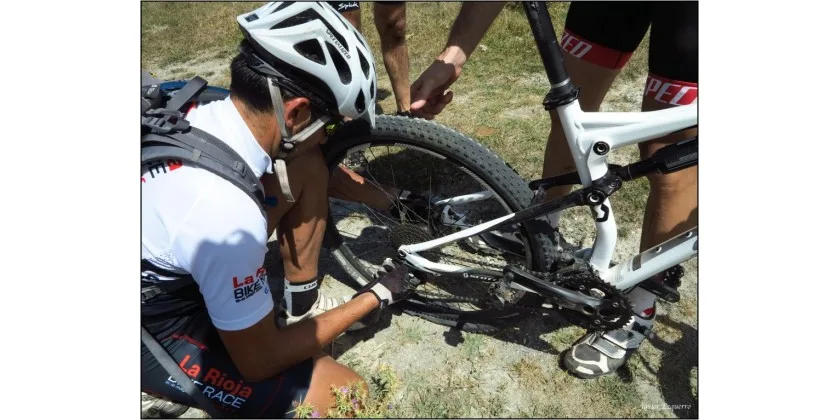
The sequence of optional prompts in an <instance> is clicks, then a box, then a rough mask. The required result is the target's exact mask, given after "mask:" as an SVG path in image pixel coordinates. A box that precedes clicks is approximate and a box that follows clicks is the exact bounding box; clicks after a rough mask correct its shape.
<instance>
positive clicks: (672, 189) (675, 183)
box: [647, 168, 697, 194]
mask: <svg viewBox="0 0 840 420" xmlns="http://www.w3.org/2000/svg"><path fill="white" fill-rule="evenodd" d="M647 179H648V181H649V182H650V190H651V192H654V191H656V192H657V193H660V194H663V193H664V194H676V193H688V192H694V193H696V192H697V168H687V169H683V170H681V171H677V172H672V173H670V174H660V173H653V174H650V175H648V176H647Z"/></svg>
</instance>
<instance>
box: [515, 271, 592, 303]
mask: <svg viewBox="0 0 840 420" xmlns="http://www.w3.org/2000/svg"><path fill="white" fill-rule="evenodd" d="M505 276H507V277H508V280H510V282H511V283H520V284H522V285H523V286H525V287H528V288H530V289H533V290H534V291H536V292H537V293H538V294H540V295H543V296H548V297H553V298H556V299H560V300H563V301H566V302H571V303H573V304H574V305H573V306H574V307H572V308H570V309H574V310H578V311H582V312H584V311H589V310H591V309H592V308H598V307H600V306H601V304H602V302H603V299H598V298H595V297H591V296H584V295H582V294H579V293H576V292H573V291H571V290H568V289H564V288H562V287H557V286H555V285H553V284H551V283H549V282H547V281H545V280H543V279H540V278H537V277H535V276H533V275H531V273H528V272H527V271H524V270H522V269H520V268H518V267H514V266H507V267H505ZM584 308H586V309H584Z"/></svg>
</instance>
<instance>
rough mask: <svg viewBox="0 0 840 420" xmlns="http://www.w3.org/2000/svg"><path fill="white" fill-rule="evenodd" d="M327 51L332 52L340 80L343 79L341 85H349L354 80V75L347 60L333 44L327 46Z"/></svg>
mask: <svg viewBox="0 0 840 420" xmlns="http://www.w3.org/2000/svg"><path fill="white" fill-rule="evenodd" d="M327 51H329V52H330V58H332V61H333V65H335V70H336V71H337V72H338V78H339V79H341V83H344V84H345V85H349V84H350V80H351V79H352V78H353V74H352V73H350V66H348V65H347V61H346V59H345V58H344V57H343V56H342V55H341V54H340V53H339V52H338V50H337V49H335V47H334V46H333V45H332V44H329V43H328V44H327Z"/></svg>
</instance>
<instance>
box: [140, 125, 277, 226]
mask: <svg viewBox="0 0 840 420" xmlns="http://www.w3.org/2000/svg"><path fill="white" fill-rule="evenodd" d="M150 118H155V117H144V118H143V119H144V120H147V119H150ZM181 122H186V120H183V119H180V120H179V121H178V122H175V123H174V124H172V123H171V121H170V122H168V123H167V124H169V125H171V127H172V130H171V131H172V132H169V133H147V134H145V135H143V136H142V137H141V147H142V149H141V162H142V163H143V164H147V163H152V162H155V161H161V162H163V161H165V160H167V159H179V160H182V161H189V162H193V164H195V165H196V166H198V167H201V168H203V169H206V170H208V171H210V172H212V173H214V174H216V175H217V176H220V177H222V178H224V179H226V180H227V181H229V182H231V183H232V184H234V185H236V186H237V187H239V188H240V189H241V190H242V191H244V192H245V194H247V195H248V196H249V197H251V199H252V200H253V201H254V203H255V204H256V205H257V207H258V208H259V209H260V214H262V216H263V218H267V215H266V213H265V208H264V206H263V204H264V202H265V193H264V191H263V187H262V183H261V182H260V180H259V178H257V177H256V176H255V175H254V173H253V172H252V171H251V168H250V167H249V166H248V165H247V164H246V163H245V161H244V159H242V157H241V156H240V155H239V154H238V153H236V152H235V151H234V150H233V149H232V148H230V146H228V145H227V144H225V143H224V142H222V141H220V140H219V139H217V138H216V137H214V136H212V135H211V134H209V133H207V132H205V131H202V130H199V129H198V128H195V127H190V128H189V129H187V130H183V131H181V130H180V128H181V127H178V125H179V124H181ZM187 124H189V123H188V122H187Z"/></svg>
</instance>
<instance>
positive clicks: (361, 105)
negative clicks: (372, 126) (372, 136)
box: [356, 90, 365, 114]
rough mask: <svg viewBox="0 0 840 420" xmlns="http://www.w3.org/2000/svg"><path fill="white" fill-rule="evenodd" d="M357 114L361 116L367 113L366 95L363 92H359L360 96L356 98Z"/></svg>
mask: <svg viewBox="0 0 840 420" xmlns="http://www.w3.org/2000/svg"><path fill="white" fill-rule="evenodd" d="M356 112H358V113H359V114H361V113H362V112H365V95H364V93H363V92H362V91H361V90H359V96H357V97H356Z"/></svg>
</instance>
